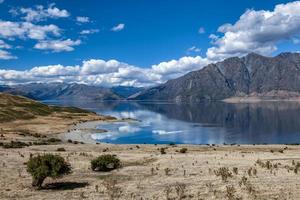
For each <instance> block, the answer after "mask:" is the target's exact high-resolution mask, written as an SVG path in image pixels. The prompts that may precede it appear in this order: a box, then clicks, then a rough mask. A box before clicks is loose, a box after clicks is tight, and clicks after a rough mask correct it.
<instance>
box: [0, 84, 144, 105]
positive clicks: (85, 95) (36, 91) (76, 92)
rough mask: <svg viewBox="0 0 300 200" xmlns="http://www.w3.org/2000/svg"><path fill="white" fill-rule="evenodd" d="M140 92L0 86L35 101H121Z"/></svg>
mask: <svg viewBox="0 0 300 200" xmlns="http://www.w3.org/2000/svg"><path fill="white" fill-rule="evenodd" d="M139 90H141V89H140V88H134V87H125V86H119V87H113V88H104V87H98V86H90V85H84V84H76V83H74V84H66V83H48V84H47V83H31V84H23V85H13V86H7V85H2V86H0V92H4V93H9V94H14V95H21V96H25V97H28V98H31V99H35V100H69V101H78V100H79V101H81V100H85V101H86V100H88V101H97V100H122V99H125V98H127V97H128V96H130V95H132V94H134V93H136V92H137V91H139Z"/></svg>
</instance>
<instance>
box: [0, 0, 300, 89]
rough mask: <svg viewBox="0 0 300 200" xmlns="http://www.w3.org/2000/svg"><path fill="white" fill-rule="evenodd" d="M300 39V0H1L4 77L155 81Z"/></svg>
mask: <svg viewBox="0 0 300 200" xmlns="http://www.w3.org/2000/svg"><path fill="white" fill-rule="evenodd" d="M299 45H300V1H279V0H266V1H261V0H243V1H240V0H239V1H238V0H228V1H221V0H210V1H198V0H185V1H179V0H177V1H176V0H164V1H159V0H124V1H121V0H88V1H87V0H86V1H83V0H72V1H68V0H57V1H55V0H47V1H41V0H26V1H20V0H0V84H23V83H31V82H67V83H73V82H76V83H83V84H90V85H99V86H108V87H110V86H117V85H124V86H138V87H140V86H152V85H156V84H160V83H164V82H165V81H167V80H169V79H174V78H177V77H179V76H182V75H184V74H186V73H188V72H190V71H194V70H198V69H201V68H203V67H204V66H206V65H208V64H210V63H214V62H218V61H222V60H223V59H226V58H229V57H233V56H239V57H242V56H245V55H246V54H248V53H250V52H255V53H258V54H262V55H265V56H275V55H277V54H279V53H281V52H287V51H289V52H297V51H299Z"/></svg>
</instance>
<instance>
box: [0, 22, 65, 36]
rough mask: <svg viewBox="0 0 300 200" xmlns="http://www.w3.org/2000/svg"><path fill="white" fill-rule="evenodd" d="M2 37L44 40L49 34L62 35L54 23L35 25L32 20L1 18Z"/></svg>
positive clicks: (0, 30)
mask: <svg viewBox="0 0 300 200" xmlns="http://www.w3.org/2000/svg"><path fill="white" fill-rule="evenodd" d="M0 27H1V28H0V38H6V39H13V38H20V39H27V38H29V39H35V40H43V39H46V38H47V37H48V35H53V36H60V31H61V30H60V29H59V28H58V27H57V26H56V25H53V24H50V25H44V26H42V25H35V24H32V23H30V22H11V21H2V20H0Z"/></svg>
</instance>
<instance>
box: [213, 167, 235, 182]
mask: <svg viewBox="0 0 300 200" xmlns="http://www.w3.org/2000/svg"><path fill="white" fill-rule="evenodd" d="M214 172H215V175H216V176H221V178H222V180H223V181H225V182H226V181H227V179H228V178H230V177H232V173H231V172H230V171H229V169H228V168H227V167H221V168H219V169H218V170H215V171H214Z"/></svg>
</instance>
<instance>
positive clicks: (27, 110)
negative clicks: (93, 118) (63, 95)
mask: <svg viewBox="0 0 300 200" xmlns="http://www.w3.org/2000/svg"><path fill="white" fill-rule="evenodd" d="M55 112H57V113H74V114H75V113H81V114H88V113H91V112H90V111H86V110H83V109H79V108H75V107H57V106H48V105H45V104H42V103H39V102H37V101H33V100H31V99H28V98H25V97H21V96H14V95H10V94H4V93H0V123H1V122H9V121H14V120H24V119H33V118H35V117H37V116H47V115H50V114H52V113H55Z"/></svg>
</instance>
